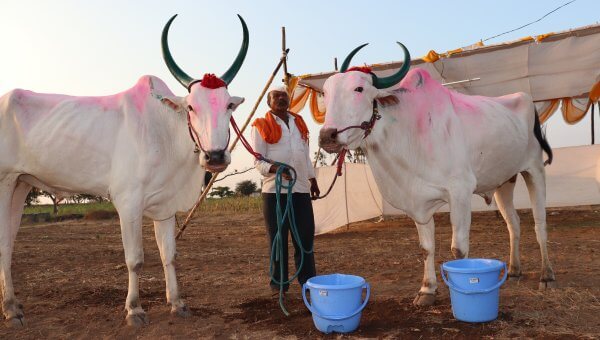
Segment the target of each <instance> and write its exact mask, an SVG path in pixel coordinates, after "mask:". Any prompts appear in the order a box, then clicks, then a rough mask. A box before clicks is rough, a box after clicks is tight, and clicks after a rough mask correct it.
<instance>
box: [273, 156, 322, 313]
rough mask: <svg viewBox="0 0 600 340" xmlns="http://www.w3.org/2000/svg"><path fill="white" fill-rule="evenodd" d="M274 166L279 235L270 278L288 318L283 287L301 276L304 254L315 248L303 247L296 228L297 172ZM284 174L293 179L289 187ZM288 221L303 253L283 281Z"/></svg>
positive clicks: (288, 167) (274, 246)
mask: <svg viewBox="0 0 600 340" xmlns="http://www.w3.org/2000/svg"><path fill="white" fill-rule="evenodd" d="M272 164H275V165H277V166H278V168H277V171H276V172H275V199H276V208H275V212H276V215H277V233H276V234H275V237H274V238H273V244H272V245H271V258H270V264H269V276H270V277H271V281H272V282H275V283H276V284H278V285H279V307H281V310H282V311H283V313H284V314H285V315H286V316H289V315H290V313H289V312H288V311H287V310H286V309H285V306H284V305H283V287H284V286H285V285H288V284H290V283H291V282H292V281H294V279H295V278H296V277H298V275H299V274H300V270H301V269H302V266H303V265H304V254H310V253H312V252H313V249H314V247H313V249H310V250H306V249H304V246H303V245H302V240H301V239H300V234H299V233H298V228H297V226H296V216H295V213H294V205H293V200H292V189H293V188H294V185H295V184H296V178H297V175H296V170H295V169H294V168H293V167H291V166H289V165H287V164H285V163H281V162H272ZM284 173H287V174H288V175H290V177H291V178H292V179H291V180H290V181H289V182H288V184H287V185H286V184H284V183H283V174H284ZM282 190H286V191H287V199H286V205H285V209H283V211H282V208H281V205H280V202H281V191H282ZM286 219H287V220H288V222H289V226H290V231H291V232H292V237H293V238H294V240H295V241H296V244H297V245H298V247H299V248H300V250H301V252H300V254H301V256H300V265H299V266H298V268H297V270H296V272H295V273H294V275H292V277H291V278H289V279H288V280H287V281H283V274H284V268H285V266H287V263H283V259H284V253H283V251H284V245H283V232H282V229H283V225H284V224H285V221H286ZM277 261H279V278H280V280H277V279H276V278H275V277H274V275H273V273H274V270H275V268H274V264H275V262H277Z"/></svg>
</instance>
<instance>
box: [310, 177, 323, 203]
mask: <svg viewBox="0 0 600 340" xmlns="http://www.w3.org/2000/svg"><path fill="white" fill-rule="evenodd" d="M309 181H310V197H311V198H312V199H313V200H316V199H317V198H319V195H320V194H321V191H320V190H319V185H318V184H317V179H316V178H311V179H309Z"/></svg>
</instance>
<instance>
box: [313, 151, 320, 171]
mask: <svg viewBox="0 0 600 340" xmlns="http://www.w3.org/2000/svg"><path fill="white" fill-rule="evenodd" d="M320 156H321V147H320V146H319V150H317V154H316V155H315V162H314V163H313V168H316V167H317V161H318V160H319V158H320Z"/></svg>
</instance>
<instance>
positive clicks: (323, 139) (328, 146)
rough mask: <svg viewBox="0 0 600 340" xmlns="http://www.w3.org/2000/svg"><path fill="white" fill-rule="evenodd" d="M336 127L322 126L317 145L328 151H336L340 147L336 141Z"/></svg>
mask: <svg viewBox="0 0 600 340" xmlns="http://www.w3.org/2000/svg"><path fill="white" fill-rule="evenodd" d="M337 134H338V131H337V129H332V128H323V129H321V131H320V132H319V146H320V147H322V148H323V150H325V151H327V152H329V153H336V152H339V151H340V150H341V149H342V146H341V145H340V144H339V143H338V142H337Z"/></svg>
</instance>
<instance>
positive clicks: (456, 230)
mask: <svg viewBox="0 0 600 340" xmlns="http://www.w3.org/2000/svg"><path fill="white" fill-rule="evenodd" d="M471 196H472V191H471V192H469V191H464V192H456V193H451V194H450V202H449V203H450V223H451V224H452V245H451V250H452V255H454V258H455V259H463V258H465V257H468V256H469V231H470V230H471Z"/></svg>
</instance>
